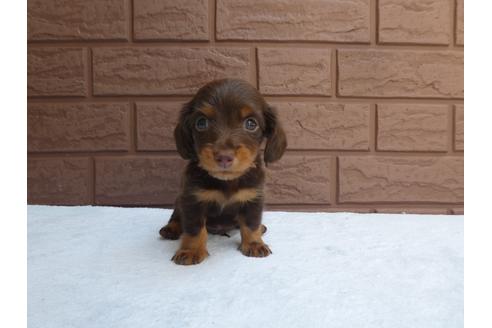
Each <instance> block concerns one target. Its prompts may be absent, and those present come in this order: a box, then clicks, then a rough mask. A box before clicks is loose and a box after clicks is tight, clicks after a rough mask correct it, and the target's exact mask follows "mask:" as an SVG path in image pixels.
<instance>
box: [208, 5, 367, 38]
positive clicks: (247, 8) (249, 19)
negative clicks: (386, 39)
mask: <svg viewBox="0 0 492 328" xmlns="http://www.w3.org/2000/svg"><path fill="white" fill-rule="evenodd" d="M369 12H370V10H369V0H353V1H344V0H218V1H217V38H218V39H219V40H272V41H279V40H280V41H283V40H291V41H296V40H297V41H336V42H369Z"/></svg>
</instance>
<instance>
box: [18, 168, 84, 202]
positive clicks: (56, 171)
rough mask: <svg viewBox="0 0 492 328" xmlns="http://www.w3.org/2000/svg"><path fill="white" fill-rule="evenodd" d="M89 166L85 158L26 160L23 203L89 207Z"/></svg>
mask: <svg viewBox="0 0 492 328" xmlns="http://www.w3.org/2000/svg"><path fill="white" fill-rule="evenodd" d="M89 165H90V162H89V159H88V158H49V159H38V158H29V159H28V160H27V203H28V204H50V205H85V204H89V203H90V196H89V192H90V190H89V178H90V173H89V172H90V170H89Z"/></svg>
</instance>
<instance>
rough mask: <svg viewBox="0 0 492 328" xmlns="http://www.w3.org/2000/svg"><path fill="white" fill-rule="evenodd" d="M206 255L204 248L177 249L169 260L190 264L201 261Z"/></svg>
mask: <svg viewBox="0 0 492 328" xmlns="http://www.w3.org/2000/svg"><path fill="white" fill-rule="evenodd" d="M207 256H208V252H207V250H206V249H204V250H203V249H193V250H191V249H179V250H178V251H177V252H176V254H174V256H173V258H172V259H171V260H173V261H174V263H176V264H181V265H191V264H198V263H200V262H202V261H203V260H204V259H205V258H206V257H207Z"/></svg>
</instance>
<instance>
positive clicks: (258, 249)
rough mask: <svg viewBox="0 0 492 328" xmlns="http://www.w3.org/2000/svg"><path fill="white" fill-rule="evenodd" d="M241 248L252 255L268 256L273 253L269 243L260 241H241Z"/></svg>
mask: <svg viewBox="0 0 492 328" xmlns="http://www.w3.org/2000/svg"><path fill="white" fill-rule="evenodd" d="M239 250H240V251H241V253H243V254H244V255H246V256H250V257H267V256H268V255H270V254H272V251H271V250H270V247H268V245H267V244H264V243H259V242H251V243H249V244H246V243H241V245H239Z"/></svg>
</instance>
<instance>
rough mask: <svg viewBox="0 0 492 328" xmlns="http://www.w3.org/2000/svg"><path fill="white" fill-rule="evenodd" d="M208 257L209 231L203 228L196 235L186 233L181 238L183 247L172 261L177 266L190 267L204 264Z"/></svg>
mask: <svg viewBox="0 0 492 328" xmlns="http://www.w3.org/2000/svg"><path fill="white" fill-rule="evenodd" d="M207 256H208V251H207V229H206V228H205V226H203V227H202V228H201V229H200V231H199V232H198V233H197V234H196V235H191V234H188V233H186V232H185V233H184V234H183V236H181V246H180V248H179V249H178V251H177V252H176V254H174V256H173V258H172V260H173V261H174V263H176V264H183V265H190V264H198V263H200V262H202V261H203V260H204V259H205V258H206V257H207Z"/></svg>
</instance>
